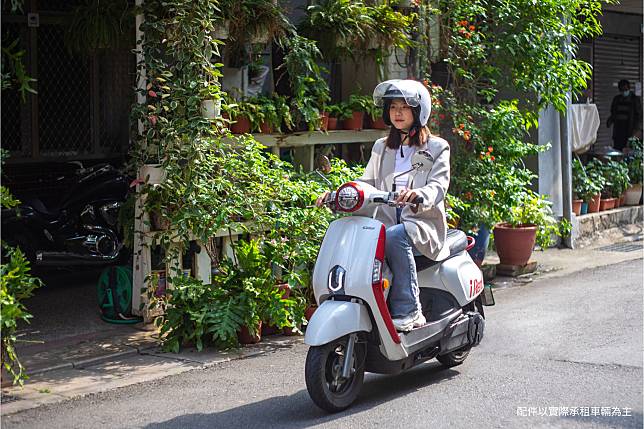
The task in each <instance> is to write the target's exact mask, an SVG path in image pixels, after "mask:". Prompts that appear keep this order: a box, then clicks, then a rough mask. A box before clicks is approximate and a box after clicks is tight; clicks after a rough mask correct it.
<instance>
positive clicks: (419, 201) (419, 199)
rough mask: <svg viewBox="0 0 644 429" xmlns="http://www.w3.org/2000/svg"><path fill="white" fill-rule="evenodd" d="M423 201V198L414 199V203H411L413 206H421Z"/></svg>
mask: <svg viewBox="0 0 644 429" xmlns="http://www.w3.org/2000/svg"><path fill="white" fill-rule="evenodd" d="M424 201H425V199H424V198H423V197H416V198H414V201H412V203H414V204H422V203H423V202H424Z"/></svg>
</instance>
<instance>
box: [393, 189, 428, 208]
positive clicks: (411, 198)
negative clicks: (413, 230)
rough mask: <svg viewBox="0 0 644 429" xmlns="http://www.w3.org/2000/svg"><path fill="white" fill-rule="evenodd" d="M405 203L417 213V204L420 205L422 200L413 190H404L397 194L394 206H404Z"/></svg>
mask: <svg viewBox="0 0 644 429" xmlns="http://www.w3.org/2000/svg"><path fill="white" fill-rule="evenodd" d="M419 200H420V202H419ZM405 203H408V204H410V207H411V210H412V211H413V212H414V213H416V212H417V211H418V204H420V203H422V198H420V196H419V195H418V194H417V193H416V191H414V190H413V189H405V190H403V191H401V192H400V194H398V198H396V204H400V205H404V204H405Z"/></svg>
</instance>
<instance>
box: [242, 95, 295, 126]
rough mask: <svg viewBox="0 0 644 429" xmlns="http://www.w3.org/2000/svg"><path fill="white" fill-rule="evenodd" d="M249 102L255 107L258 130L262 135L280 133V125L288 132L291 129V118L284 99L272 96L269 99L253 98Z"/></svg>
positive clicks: (262, 97)
mask: <svg viewBox="0 0 644 429" xmlns="http://www.w3.org/2000/svg"><path fill="white" fill-rule="evenodd" d="M249 102H252V103H253V104H254V105H256V106H257V116H258V117H259V118H260V121H261V122H260V124H259V129H260V131H261V132H262V133H264V134H271V133H273V132H276V131H277V132H279V133H281V132H282V124H284V125H285V126H286V128H287V129H289V130H291V129H293V125H294V124H293V118H292V116H291V109H290V108H289V105H288V103H287V102H286V97H282V96H279V95H277V94H273V95H272V96H271V97H264V96H259V97H254V98H252V99H249Z"/></svg>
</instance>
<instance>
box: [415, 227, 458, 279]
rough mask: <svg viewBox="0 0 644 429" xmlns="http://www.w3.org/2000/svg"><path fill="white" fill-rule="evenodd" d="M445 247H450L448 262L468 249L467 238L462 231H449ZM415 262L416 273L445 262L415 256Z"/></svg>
mask: <svg viewBox="0 0 644 429" xmlns="http://www.w3.org/2000/svg"><path fill="white" fill-rule="evenodd" d="M445 246H448V247H449V256H448V257H447V258H446V259H445V260H447V259H449V258H451V257H453V256H456V255H458V254H459V253H461V252H462V251H463V250H465V249H466V248H467V236H466V235H465V233H464V232H463V231H461V230H460V229H448V230H447V239H446V240H445ZM414 260H415V261H416V272H419V271H422V270H424V269H426V268H429V267H431V266H433V265H436V264H440V263H441V262H443V261H434V260H433V259H429V258H428V257H426V256H423V255H420V256H414Z"/></svg>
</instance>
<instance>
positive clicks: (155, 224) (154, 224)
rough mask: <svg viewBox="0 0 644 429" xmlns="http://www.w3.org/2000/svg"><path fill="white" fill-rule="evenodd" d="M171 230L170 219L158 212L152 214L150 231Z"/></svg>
mask: <svg viewBox="0 0 644 429" xmlns="http://www.w3.org/2000/svg"><path fill="white" fill-rule="evenodd" d="M168 228H170V219H167V218H165V217H163V216H161V213H160V212H159V211H158V210H152V211H151V212H150V229H151V230H152V231H166V230H167V229H168Z"/></svg>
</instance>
